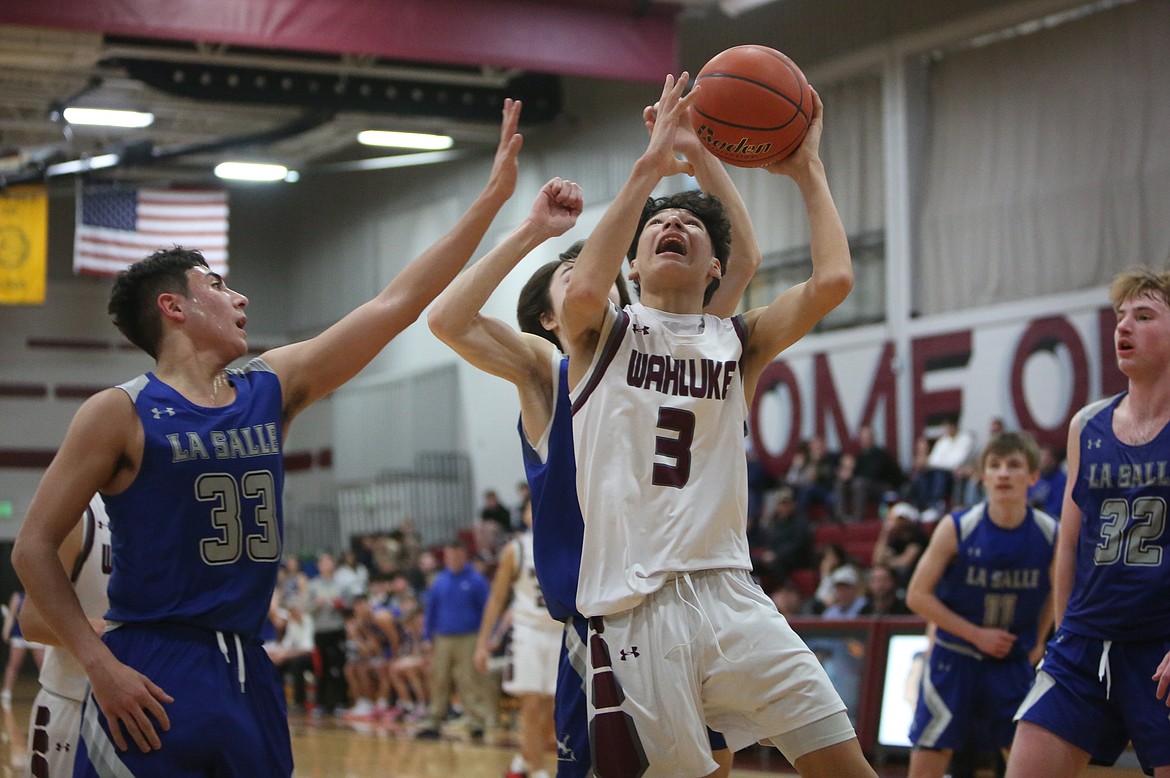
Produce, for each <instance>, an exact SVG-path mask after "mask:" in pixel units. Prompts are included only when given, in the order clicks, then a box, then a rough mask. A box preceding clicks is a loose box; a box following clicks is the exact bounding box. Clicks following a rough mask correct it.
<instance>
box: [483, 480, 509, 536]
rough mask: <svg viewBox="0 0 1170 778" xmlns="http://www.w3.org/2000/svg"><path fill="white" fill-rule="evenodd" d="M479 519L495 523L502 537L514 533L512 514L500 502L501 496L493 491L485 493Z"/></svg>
mask: <svg viewBox="0 0 1170 778" xmlns="http://www.w3.org/2000/svg"><path fill="white" fill-rule="evenodd" d="M479 519H480V521H490V522H494V523H495V524H496V526H498V527H499V528H500V533H501V534H502V535H508V534H509V533H511V532H512V512H511V511H509V510H508V508H507V506H505V505H504V504H503V503H501V502H500V497H499V495H498V494H496V493H495V491H494V490H492V489H488V490H487V491H486V492H484V493H483V507H482V508H480V510H479Z"/></svg>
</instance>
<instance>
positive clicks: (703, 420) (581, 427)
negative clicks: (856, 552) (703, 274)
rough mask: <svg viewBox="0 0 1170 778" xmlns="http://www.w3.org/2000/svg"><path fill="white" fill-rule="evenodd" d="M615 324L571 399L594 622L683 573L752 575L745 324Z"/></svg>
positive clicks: (676, 317) (663, 316)
mask: <svg viewBox="0 0 1170 778" xmlns="http://www.w3.org/2000/svg"><path fill="white" fill-rule="evenodd" d="M605 319H606V320H605V325H604V327H603V328H602V332H601V337H600V339H599V341H598V348H597V351H596V353H595V354H594V357H593V362H592V364H591V365H590V366H589V370H588V372H587V373H586V375H585V377H584V378H583V379H581V381H580V382H579V383H578V384H577V386H575V387H573V389H572V392H571V394H570V397H571V399H572V401H573V445H574V449H575V451H576V455H577V492H578V495H579V497H580V500H581V512H582V515H583V516H584V519H585V540H584V548H583V550H582V555H581V558H582V559H583V560H586V563H585V564H582V565H581V575H580V579H579V587H578V592H577V606H578V608H580V610H581V613H583V614H584V615H586V616H603V615H609V614H613V613H618V612H620V611H624V610H627V609H629V608H632V607H634V606H635V605H637V604H638V603H639V602H640V601H641V600H642V599H643V598H644V597H646V596H647V595H649V594H651V593H653V592H655V591H657V590H658V589H660V588H661V587H662V586H663V584H664V583H665V582H666V581H667V580H668V579H669V578H671V577H673V576H674V575H675V574H676V573H680V572H693V571H697V570H711V569H719V568H739V569H751V559H750V557H749V555H748V543H747V534H746V533H747V461H746V458H745V455H744V448H743V436H744V430H745V424H746V419H747V403H746V401H745V399H744V390H743V380H742V375H741V359H742V357H743V352H744V347H745V343H746V338H747V330H746V327H745V326H744V324H743V320H742V318H740V317H736V318H734V319H720V318H718V317H715V316H710V315H706V314H671V313H665V312H663V311H658V310H654V309H651V308H646V307H645V306H643V305H641V304H634V305H630V306H628V307H627V308H626V309H625V310H622V311H619V310H617V309H616V308H613V307H611V308H610V309H608V310H607V312H606V317H605Z"/></svg>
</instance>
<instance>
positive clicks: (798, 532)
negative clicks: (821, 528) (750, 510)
mask: <svg viewBox="0 0 1170 778" xmlns="http://www.w3.org/2000/svg"><path fill="white" fill-rule="evenodd" d="M748 546H749V547H750V548H751V553H752V560H753V562H754V563H755V564H756V566H757V570H756V571H755V572H756V573H757V575H760V576H767V577H769V578H770V579H771V580H773V581H782V580H784V579H785V578H787V577H788V574H789V573H791V572H792V571H793V570H797V569H800V568H802V567H808V566H809V565H811V564H812V558H813V530H812V525H810V524H809V521H808V517H806V516H805V515H804V512H803V511H802V510H800V509H799V508H798V507H797V505H796V499H795V495H794V494H793V492H792V488H791V487H788V486H782V487H781V488H780V489H779V490H778V491H777V493H776V504H775V505H774V506H773V507H772V510H770V511H768V513H767V514H766V515H765V516H763V517H762V518H761V519H760V521H759V523H758V524H757V525H756V526H755V527H754V528H753V529H752V530H751V531H750V532H748Z"/></svg>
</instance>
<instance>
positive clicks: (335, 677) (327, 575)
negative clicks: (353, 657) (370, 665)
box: [308, 553, 349, 716]
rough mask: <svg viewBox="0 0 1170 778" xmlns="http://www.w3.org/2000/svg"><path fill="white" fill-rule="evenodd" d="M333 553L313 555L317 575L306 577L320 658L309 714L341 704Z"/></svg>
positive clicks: (338, 591) (339, 606) (341, 650)
mask: <svg viewBox="0 0 1170 778" xmlns="http://www.w3.org/2000/svg"><path fill="white" fill-rule="evenodd" d="M335 567H336V564H335V562H334V561H333V555H332V554H329V553H322V554H319V555H318V556H317V575H316V577H314V578H311V579H310V580H309V585H308V596H309V615H310V616H311V617H312V619H313V642H314V644H315V646H316V649H317V653H318V655H319V656H320V659H321V667H320V673H319V675H318V676H317V706H316V707H315V708H313V715H315V716H319V715H324V714H327V713H334V712H335V711H336V710H337V709H338V708H340V707H342V706H344V705H345V703H346V701H347V699H348V696H349V695H348V691H347V689H346V686H345V608H346V602H345V593H346V592H345V588H344V587H342V586H341V584H339V583H338V582H337V580H336V579H335V578H334V577H333V572H334V569H335Z"/></svg>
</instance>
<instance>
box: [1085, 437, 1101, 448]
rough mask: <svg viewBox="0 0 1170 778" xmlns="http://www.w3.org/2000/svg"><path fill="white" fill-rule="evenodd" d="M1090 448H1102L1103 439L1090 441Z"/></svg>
mask: <svg viewBox="0 0 1170 778" xmlns="http://www.w3.org/2000/svg"><path fill="white" fill-rule="evenodd" d="M1088 447H1089V448H1101V438H1093V439H1092V440H1090V441H1088Z"/></svg>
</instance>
